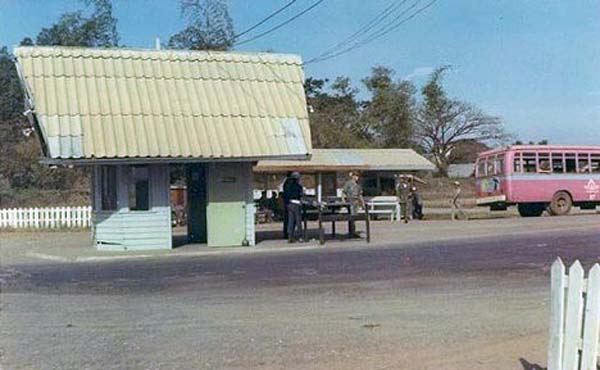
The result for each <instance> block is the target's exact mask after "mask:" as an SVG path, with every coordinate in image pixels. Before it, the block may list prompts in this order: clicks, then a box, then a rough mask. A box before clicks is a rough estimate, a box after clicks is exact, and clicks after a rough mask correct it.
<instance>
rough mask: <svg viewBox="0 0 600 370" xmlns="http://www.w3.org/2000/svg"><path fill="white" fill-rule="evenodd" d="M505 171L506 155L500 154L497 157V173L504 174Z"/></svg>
mask: <svg viewBox="0 0 600 370" xmlns="http://www.w3.org/2000/svg"><path fill="white" fill-rule="evenodd" d="M503 173H504V157H502V156H498V157H497V158H496V174H497V175H502V174H503Z"/></svg>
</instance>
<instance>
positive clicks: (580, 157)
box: [577, 153, 590, 173]
mask: <svg viewBox="0 0 600 370" xmlns="http://www.w3.org/2000/svg"><path fill="white" fill-rule="evenodd" d="M577 171H578V172H580V173H585V172H590V155H589V154H587V153H579V154H577Z"/></svg>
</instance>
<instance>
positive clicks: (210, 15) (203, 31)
mask: <svg viewBox="0 0 600 370" xmlns="http://www.w3.org/2000/svg"><path fill="white" fill-rule="evenodd" d="M180 6H181V15H182V16H183V17H184V18H185V19H186V21H187V23H188V25H187V27H186V28H184V29H183V30H182V31H180V32H178V33H176V34H175V35H173V36H171V38H170V39H169V47H170V48H174V49H191V50H229V49H231V47H232V46H233V41H234V33H233V20H232V19H231V17H230V16H229V9H228V7H227V3H226V2H225V1H224V0H181V3H180Z"/></svg>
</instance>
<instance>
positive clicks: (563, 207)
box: [548, 191, 573, 216]
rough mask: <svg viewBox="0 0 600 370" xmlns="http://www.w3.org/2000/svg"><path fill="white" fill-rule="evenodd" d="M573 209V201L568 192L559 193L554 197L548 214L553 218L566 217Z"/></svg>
mask: <svg viewBox="0 0 600 370" xmlns="http://www.w3.org/2000/svg"><path fill="white" fill-rule="evenodd" d="M571 207H573V199H571V196H570V195H569V193H567V192H566V191H558V192H556V194H554V196H553V197H552V201H551V202H550V206H549V207H548V213H550V214H551V215H552V216H564V215H566V214H568V213H569V212H570V211H571Z"/></svg>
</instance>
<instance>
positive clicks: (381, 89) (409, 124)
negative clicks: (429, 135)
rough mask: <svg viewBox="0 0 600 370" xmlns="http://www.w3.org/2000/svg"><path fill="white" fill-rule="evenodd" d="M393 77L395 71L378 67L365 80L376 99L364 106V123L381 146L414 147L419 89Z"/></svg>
mask: <svg viewBox="0 0 600 370" xmlns="http://www.w3.org/2000/svg"><path fill="white" fill-rule="evenodd" d="M393 74H394V71H393V70H392V69H390V68H386V67H380V66H378V67H374V68H373V69H372V72H371V76H369V77H367V78H365V79H364V80H363V83H364V85H365V86H366V88H367V90H368V91H369V92H370V93H371V96H372V97H371V100H370V101H367V102H365V104H364V111H363V114H362V115H363V119H362V120H363V122H365V126H366V127H368V130H369V131H370V132H372V133H373V136H374V139H375V140H376V142H377V145H378V146H381V147H384V148H398V147H410V146H412V145H413V140H412V139H413V122H414V116H415V99H414V93H415V87H414V86H413V85H412V83H410V82H409V81H394V80H393V79H392V76H393Z"/></svg>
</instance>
